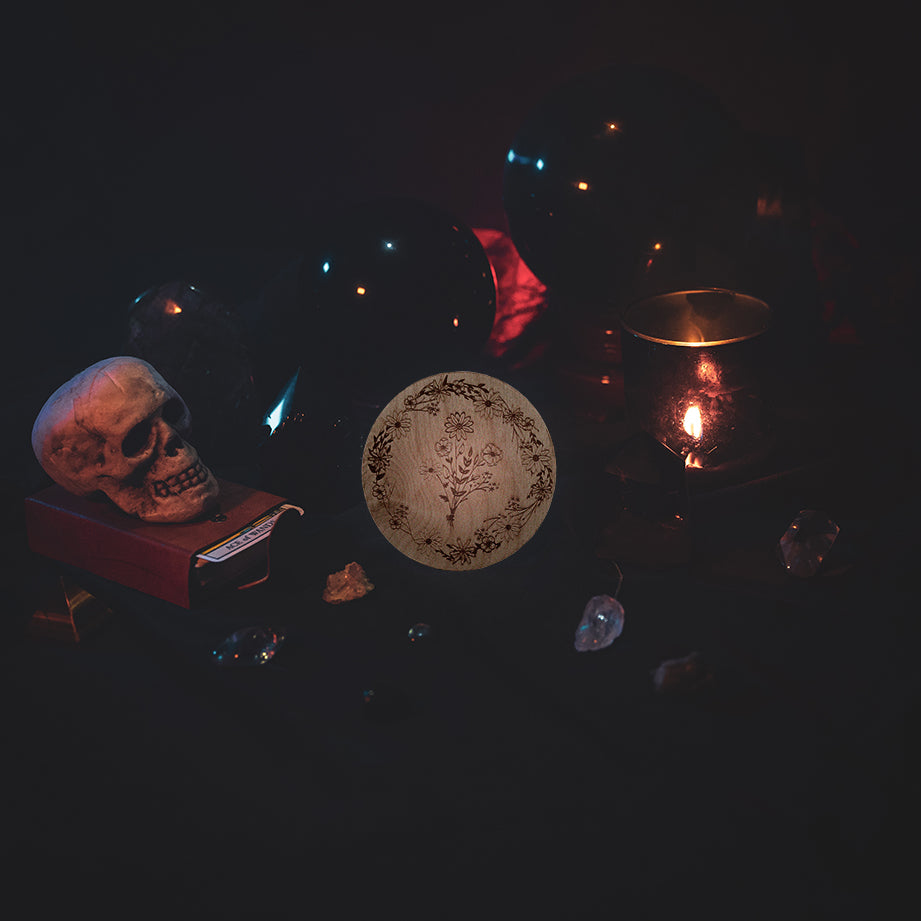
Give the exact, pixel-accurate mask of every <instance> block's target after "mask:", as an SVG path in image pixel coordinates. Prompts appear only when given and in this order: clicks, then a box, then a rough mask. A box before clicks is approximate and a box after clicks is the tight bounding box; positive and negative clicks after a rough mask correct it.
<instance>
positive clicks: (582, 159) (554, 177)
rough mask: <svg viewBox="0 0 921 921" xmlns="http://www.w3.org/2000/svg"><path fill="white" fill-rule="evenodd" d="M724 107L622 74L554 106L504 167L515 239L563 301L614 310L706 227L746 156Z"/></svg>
mask: <svg viewBox="0 0 921 921" xmlns="http://www.w3.org/2000/svg"><path fill="white" fill-rule="evenodd" d="M737 139H738V130H737V128H736V127H735V125H734V124H733V122H732V121H731V119H730V118H729V116H728V115H727V114H726V113H725V112H724V111H723V109H722V107H721V105H720V104H719V102H718V101H717V100H716V99H715V98H714V97H712V96H711V95H710V94H709V93H707V92H706V91H705V90H703V89H701V88H699V87H697V86H696V85H694V84H693V83H692V82H690V81H688V80H687V79H685V78H683V77H680V76H678V75H676V74H673V73H670V72H667V71H660V70H651V69H639V68H636V69H633V68H621V67H612V68H608V69H606V70H603V71H600V72H598V73H593V74H590V75H587V76H584V77H581V78H579V79H576V80H574V81H572V82H570V83H568V84H566V85H564V86H562V87H560V88H559V89H558V90H556V91H555V92H553V93H551V94H550V95H549V96H548V97H546V98H545V99H544V100H543V101H542V102H541V103H540V104H539V105H538V106H537V108H536V109H535V110H534V111H533V112H532V113H531V114H530V115H529V116H528V118H527V119H526V120H525V122H524V124H523V125H522V127H521V128H520V130H519V132H518V134H517V135H516V137H515V139H514V141H513V143H512V146H511V149H510V150H509V151H508V154H507V156H506V163H505V173H504V187H503V197H504V205H505V210H506V215H507V217H508V221H509V229H510V232H511V236H512V239H513V240H514V242H515V245H516V246H517V248H518V250H519V252H520V253H521V255H522V257H523V258H524V260H525V262H527V264H528V265H529V266H530V268H531V269H532V271H533V272H534V273H535V274H536V275H537V276H538V278H540V280H541V281H542V282H544V284H546V285H547V286H548V287H550V288H551V290H552V291H554V292H562V293H565V294H566V295H567V296H569V297H571V298H572V299H573V300H575V301H577V302H578V301H580V300H587V301H591V302H593V305H594V306H595V307H597V306H598V305H599V303H600V304H610V303H612V301H613V300H614V299H615V298H616V297H617V295H618V293H619V292H621V291H623V290H624V288H625V286H626V285H628V284H629V283H630V282H631V281H632V279H633V278H634V276H635V274H636V272H637V270H638V269H641V268H642V267H643V266H644V265H645V263H646V262H648V261H649V260H650V259H652V260H653V261H655V260H656V259H657V258H658V257H659V256H660V255H664V252H663V251H664V249H665V246H666V243H665V242H664V241H666V240H670V239H671V240H674V239H683V238H686V237H687V236H688V235H689V234H692V233H693V232H694V231H695V229H696V221H697V215H698V212H699V211H700V210H701V203H702V196H706V195H707V194H709V190H710V189H711V188H713V187H714V186H715V185H718V184H719V183H718V182H717V181H716V177H718V176H719V175H720V174H721V172H722V171H723V170H725V169H726V167H727V166H728V165H729V164H731V163H732V162H733V157H734V156H736V155H737Z"/></svg>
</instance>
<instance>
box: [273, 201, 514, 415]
mask: <svg viewBox="0 0 921 921" xmlns="http://www.w3.org/2000/svg"><path fill="white" fill-rule="evenodd" d="M298 289H299V290H298V301H299V304H298V310H297V314H296V316H295V317H294V318H292V322H291V325H290V330H289V332H290V335H291V336H292V337H293V338H294V342H295V343H296V346H295V347H296V349H297V351H298V355H297V364H298V365H299V366H301V367H302V368H304V369H305V370H309V371H312V372H313V374H314V376H316V377H320V376H322V377H323V378H324V379H325V381H326V383H327V386H329V385H330V382H334V383H333V384H332V385H333V386H336V387H339V388H340V389H347V390H348V391H349V392H350V393H351V394H352V395H354V396H356V397H358V398H360V399H366V400H368V401H371V402H386V401H387V400H388V399H390V397H392V396H393V394H394V392H396V391H399V389H400V388H402V387H405V386H407V385H409V384H411V383H412V382H413V381H415V380H418V379H419V378H421V377H423V376H425V375H426V374H432V373H437V372H439V371H447V370H454V369H456V368H466V367H467V366H468V365H469V364H473V365H476V364H478V363H479V362H480V358H481V355H482V352H483V348H484V346H485V344H486V342H487V340H488V338H489V334H490V332H491V331H492V326H493V323H494V321H495V314H496V285H495V278H494V275H493V271H492V267H491V266H490V263H489V260H488V258H487V256H486V253H485V251H484V250H483V247H482V246H481V245H480V242H479V240H478V239H477V238H476V236H475V235H474V233H473V231H472V230H471V229H470V228H469V227H467V226H465V225H464V224H463V223H462V222H461V221H459V220H458V219H456V218H454V217H452V216H451V215H450V214H447V213H446V212H444V211H442V210H441V209H439V208H436V207H434V206H432V205H430V204H428V203H425V202H420V201H416V200H414V199H408V198H383V199H377V200H374V201H372V202H368V203H364V204H361V205H353V206H350V207H348V208H344V209H343V210H342V211H340V212H338V213H336V214H334V215H333V216H332V217H331V218H330V219H329V220H328V221H326V222H324V223H323V224H322V226H320V227H318V228H317V229H316V230H315V232H314V233H313V234H312V235H311V239H310V241H309V242H308V244H307V246H306V248H305V250H304V255H303V260H302V264H301V269H300V277H299V285H298Z"/></svg>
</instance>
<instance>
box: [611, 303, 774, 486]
mask: <svg viewBox="0 0 921 921" xmlns="http://www.w3.org/2000/svg"><path fill="white" fill-rule="evenodd" d="M770 319H771V317H770V308H769V307H768V306H767V304H765V303H764V302H763V301H760V300H757V299H756V298H753V297H749V296H747V295H744V294H739V293H736V292H733V291H727V290H724V289H720V288H706V289H699V290H694V291H676V292H671V293H669V294H662V295H657V296H656V297H652V298H648V299H646V300H643V301H640V302H638V303H637V304H634V305H632V306H631V307H629V308H628V309H627V311H625V313H624V316H623V319H622V323H623V327H624V331H625V334H626V335H624V337H623V343H622V346H623V356H624V389H625V399H626V406H627V411H628V414H629V415H630V417H631V418H632V419H633V421H634V422H635V423H636V424H637V425H639V427H640V428H642V429H644V430H645V431H647V432H649V434H651V435H653V436H654V437H655V438H656V439H657V440H658V441H660V442H662V444H664V445H666V446H667V447H669V448H670V449H671V450H672V451H674V452H675V453H676V454H680V455H682V456H683V457H684V458H685V465H686V466H687V467H691V468H710V469H715V468H719V467H724V466H726V465H734V464H737V463H739V462H741V461H743V460H744V459H745V458H747V457H748V456H750V455H751V454H752V452H754V451H756V450H757V449H759V448H760V447H761V446H762V445H763V442H764V434H765V431H764V425H763V417H762V413H761V402H760V398H759V390H760V386H759V377H760V375H759V365H760V360H761V356H760V352H761V349H762V348H763V340H764V337H763V335H762V334H763V333H765V332H766V331H767V330H768V329H769V327H770Z"/></svg>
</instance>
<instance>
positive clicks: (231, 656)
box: [211, 627, 285, 666]
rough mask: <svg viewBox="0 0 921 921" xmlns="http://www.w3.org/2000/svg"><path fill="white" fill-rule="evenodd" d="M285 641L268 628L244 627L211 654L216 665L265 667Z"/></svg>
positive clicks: (277, 633)
mask: <svg viewBox="0 0 921 921" xmlns="http://www.w3.org/2000/svg"><path fill="white" fill-rule="evenodd" d="M284 641H285V635H284V634H283V633H280V632H279V631H277V630H272V629H271V628H269V627H245V628H244V629H242V630H237V632H236V633H231V634H230V636H228V637H227V639H226V640H224V642H223V643H221V645H220V646H218V648H217V649H215V650H214V652H212V653H211V655H212V660H213V661H214V663H215V664H216V665H232V666H240V665H250V666H252V665H265V664H266V662H268V661H270V660H271V658H272V657H273V656H274V655H275V653H276V652H277V651H278V648H279V647H280V646H281V644H282V643H284Z"/></svg>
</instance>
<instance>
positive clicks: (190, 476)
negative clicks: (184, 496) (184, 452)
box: [153, 461, 208, 499]
mask: <svg viewBox="0 0 921 921" xmlns="http://www.w3.org/2000/svg"><path fill="white" fill-rule="evenodd" d="M207 479H208V471H207V469H206V468H205V466H204V465H203V464H202V463H201V461H197V462H196V463H194V464H192V466H191V467H186V469H185V470H183V471H182V472H181V473H177V474H176V475H175V476H171V477H168V478H167V479H165V480H156V481H155V482H154V485H153V489H154V492H155V493H156V494H157V496H159V497H160V498H161V499H165V498H166V497H167V496H178V495H179V493H181V492H185V490H187V489H190V488H191V487H192V486H198V485H199V484H200V483H204V482H205V480H207Z"/></svg>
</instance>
